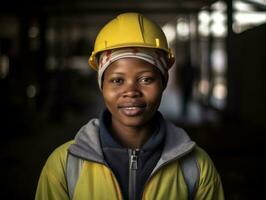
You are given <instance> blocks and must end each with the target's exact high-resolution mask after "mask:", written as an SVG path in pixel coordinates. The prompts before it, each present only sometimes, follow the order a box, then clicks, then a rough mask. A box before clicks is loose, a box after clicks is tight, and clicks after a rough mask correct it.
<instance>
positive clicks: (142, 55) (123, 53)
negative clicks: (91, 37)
mask: <svg viewBox="0 0 266 200" xmlns="http://www.w3.org/2000/svg"><path fill="white" fill-rule="evenodd" d="M121 58H138V59H141V60H144V61H146V62H148V63H150V64H152V65H154V67H157V68H158V69H159V70H160V72H161V74H162V76H163V78H164V80H163V81H164V83H165V85H166V83H167V81H168V69H169V67H168V65H167V61H166V57H165V54H164V52H163V51H160V50H157V49H151V48H141V47H134V48H121V49H112V50H107V51H104V52H103V53H101V55H100V58H99V64H98V83H99V86H100V88H101V89H102V76H103V74H104V71H105V70H106V69H107V68H108V67H109V66H110V65H111V64H112V63H113V62H115V61H117V60H119V59H121Z"/></svg>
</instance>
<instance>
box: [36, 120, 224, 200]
mask: <svg viewBox="0 0 266 200" xmlns="http://www.w3.org/2000/svg"><path fill="white" fill-rule="evenodd" d="M98 126H99V124H98V120H92V121H90V122H89V123H88V124H87V125H85V126H84V127H83V128H82V129H81V130H80V132H79V133H78V135H77V136H76V139H75V140H73V141H70V142H68V143H66V144H64V145H62V146H60V147H59V148H57V149H56V150H55V151H54V152H53V153H52V154H51V155H50V157H49V158H48V160H47V162H46V164H45V166H44V168H43V170H42V173H41V176H40V179H39V183H38V187H37V192H36V196H35V200H68V199H70V198H69V194H68V187H67V180H66V171H65V170H66V162H67V154H68V151H69V152H70V153H71V154H72V155H76V156H78V157H79V158H81V159H83V160H84V161H83V165H82V168H81V171H80V175H79V178H78V180H77V183H76V186H75V190H74V194H73V200H87V199H91V200H109V199H110V200H116V199H118V200H122V199H123V198H122V194H121V190H120V188H119V184H118V182H117V180H116V178H115V176H114V174H113V172H112V171H111V169H109V167H108V166H107V165H106V164H104V161H103V160H101V159H103V157H101V156H102V153H101V151H100V149H101V147H100V142H99V137H98V132H97V131H98ZM166 132H167V133H166V142H165V148H164V150H163V153H162V156H161V159H160V160H159V161H158V166H156V167H155V168H156V169H155V170H154V171H153V173H152V174H151V176H150V178H149V179H148V181H147V182H146V184H145V186H144V192H143V195H142V199H143V200H157V199H158V200H164V199H167V200H172V199H173V200H186V199H187V198H188V189H187V185H186V183H185V180H184V177H183V174H182V170H181V168H180V164H179V159H180V158H181V157H182V156H184V155H186V154H187V153H189V152H191V151H194V152H193V153H194V155H195V158H196V160H197V164H198V168H199V173H200V177H199V182H198V185H197V190H196V193H195V199H196V200H224V194H223V188H222V184H221V181H220V177H219V175H218V173H217V171H216V169H215V167H214V165H213V163H212V161H211V159H210V158H209V156H208V155H207V154H206V152H205V151H204V150H202V149H201V148H199V147H198V146H196V145H195V143H194V142H192V141H191V140H190V139H189V138H188V136H187V135H186V133H185V132H184V131H183V130H182V129H179V128H177V127H175V126H174V125H173V124H171V123H169V122H168V123H167V131H166ZM84 142H86V143H84ZM84 144H85V146H84ZM90 154H91V155H90ZM88 155H89V157H87V156H88ZM90 156H91V157H90Z"/></svg>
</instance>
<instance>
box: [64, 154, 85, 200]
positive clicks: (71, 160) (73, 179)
mask: <svg viewBox="0 0 266 200" xmlns="http://www.w3.org/2000/svg"><path fill="white" fill-rule="evenodd" d="M82 165H83V160H82V159H80V158H78V157H76V156H73V155H71V154H70V153H68V154H67V165H66V180H67V187H68V195H69V199H73V195H74V191H75V186H76V183H77V180H78V178H79V174H80V171H81V168H82Z"/></svg>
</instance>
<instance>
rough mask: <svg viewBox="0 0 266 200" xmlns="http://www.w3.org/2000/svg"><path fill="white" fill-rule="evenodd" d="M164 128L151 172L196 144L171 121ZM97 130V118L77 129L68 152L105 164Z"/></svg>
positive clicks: (182, 154) (189, 150) (166, 122)
mask: <svg viewBox="0 0 266 200" xmlns="http://www.w3.org/2000/svg"><path fill="white" fill-rule="evenodd" d="M165 129H166V130H165V144H164V147H163V150H162V154H161V158H160V159H159V161H158V163H157V165H156V166H155V168H154V169H153V172H155V171H156V170H157V169H158V168H160V167H161V166H162V165H163V164H164V163H166V162H169V161H171V160H176V159H178V158H180V157H182V156H184V155H186V154H188V153H189V152H191V151H192V150H193V149H194V147H195V146H196V143H195V142H194V141H192V140H191V139H190V137H189V136H188V135H187V133H186V132H185V131H184V130H183V129H181V128H179V127H176V126H175V125H174V124H173V123H171V122H169V121H165ZM99 130H100V124H99V119H92V120H90V121H89V122H88V123H87V124H86V125H84V126H83V127H82V128H81V129H80V130H79V131H78V133H77V135H76V137H75V142H74V143H73V144H72V145H70V147H69V149H68V151H69V153H70V154H72V155H74V156H77V157H80V158H82V159H85V160H88V161H93V162H97V163H102V164H105V165H107V163H106V161H105V160H104V154H103V150H102V146H101V141H100V134H99Z"/></svg>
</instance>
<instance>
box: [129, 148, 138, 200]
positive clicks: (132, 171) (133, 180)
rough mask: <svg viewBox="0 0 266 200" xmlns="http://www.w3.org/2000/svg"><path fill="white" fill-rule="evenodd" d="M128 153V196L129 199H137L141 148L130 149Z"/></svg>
mask: <svg viewBox="0 0 266 200" xmlns="http://www.w3.org/2000/svg"><path fill="white" fill-rule="evenodd" d="M128 154H129V176H128V197H129V200H135V199H136V185H137V170H138V155H139V149H129V150H128Z"/></svg>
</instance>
